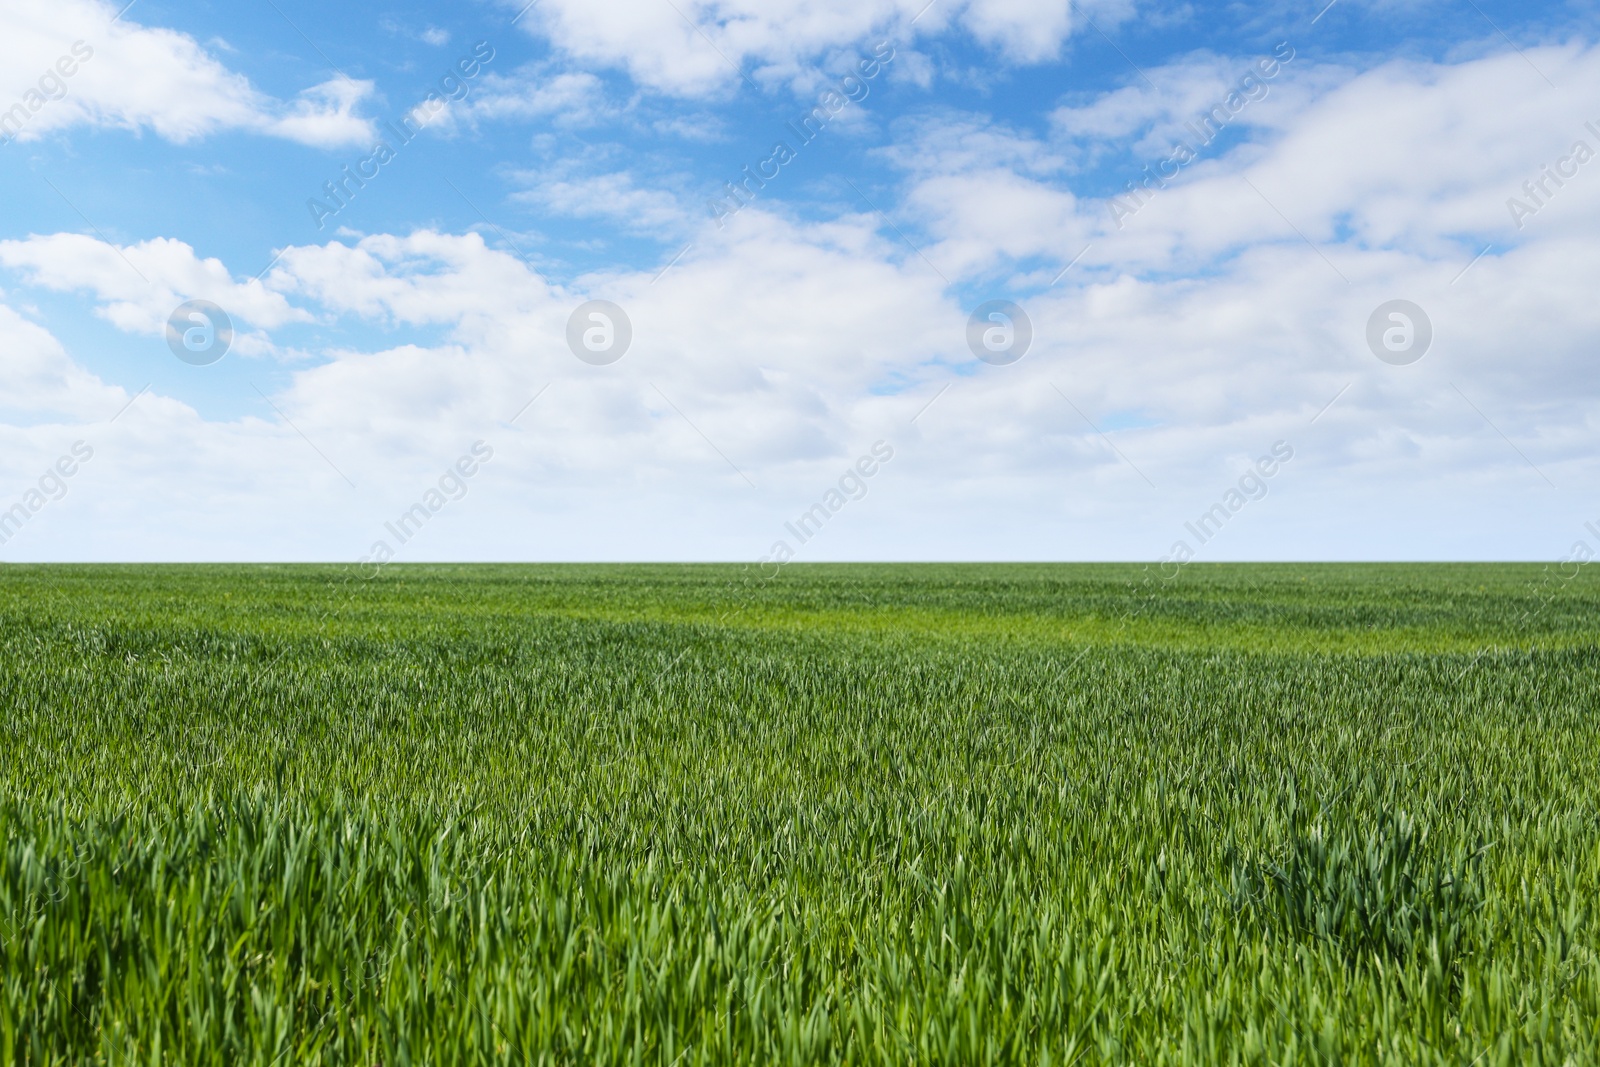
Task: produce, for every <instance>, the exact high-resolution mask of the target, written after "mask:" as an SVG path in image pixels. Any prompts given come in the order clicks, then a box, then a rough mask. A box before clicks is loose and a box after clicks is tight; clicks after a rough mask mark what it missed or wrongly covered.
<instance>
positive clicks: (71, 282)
mask: <svg viewBox="0 0 1600 1067" xmlns="http://www.w3.org/2000/svg"><path fill="white" fill-rule="evenodd" d="M0 265H4V266H6V267H9V268H11V269H13V270H17V271H20V272H22V273H23V275H24V276H25V277H26V278H27V280H28V281H29V282H30V283H32V284H34V285H38V286H41V287H43V288H45V289H51V290H55V291H57V292H71V291H74V290H84V289H86V290H88V291H90V292H92V293H93V294H94V295H95V299H96V300H97V301H98V302H99V303H100V305H101V306H100V314H101V315H102V316H104V317H105V318H106V319H107V320H108V321H110V322H111V323H112V324H114V325H115V326H117V327H118V328H119V329H122V330H125V331H127V332H129V333H140V334H159V333H162V332H163V331H164V330H165V327H166V321H167V317H168V316H169V315H171V314H172V311H173V309H174V308H176V307H177V306H178V305H179V304H181V303H183V302H185V301H187V300H210V301H212V302H213V303H215V304H217V305H218V306H220V307H222V308H223V310H225V311H227V312H228V314H229V315H230V316H231V317H234V318H235V319H236V320H238V321H241V322H248V323H252V324H254V325H257V326H260V327H262V328H263V329H272V328H274V327H277V326H281V325H283V324H285V323H289V322H309V321H311V316H310V314H309V313H308V312H306V311H304V310H302V309H300V308H295V307H292V306H291V305H290V304H289V302H288V301H287V300H285V299H284V297H283V296H282V295H281V294H279V293H275V292H272V291H271V290H269V289H267V287H266V286H264V285H263V284H262V283H261V282H260V281H257V280H255V279H250V280H249V281H246V282H237V281H235V280H234V279H233V277H232V275H231V274H230V273H229V272H228V269H227V268H226V267H224V266H223V264H222V261H221V260H218V259H201V258H200V257H198V256H197V255H195V252H194V249H193V248H191V247H189V245H187V244H185V243H183V242H182V241H176V240H173V239H171V238H162V237H158V238H156V239H154V240H150V241H141V242H139V243H138V244H133V245H127V246H117V245H110V244H106V243H105V242H104V241H100V240H97V239H95V238H92V237H86V236H83V235H81V234H74V233H58V234H52V235H49V236H34V237H30V238H28V239H27V240H24V241H0Z"/></svg>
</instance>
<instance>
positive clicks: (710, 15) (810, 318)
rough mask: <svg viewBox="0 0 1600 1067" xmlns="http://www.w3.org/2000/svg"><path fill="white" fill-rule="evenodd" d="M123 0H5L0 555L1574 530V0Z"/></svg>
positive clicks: (436, 556) (1521, 552)
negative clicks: (233, 0) (236, 0)
mask: <svg viewBox="0 0 1600 1067" xmlns="http://www.w3.org/2000/svg"><path fill="white" fill-rule="evenodd" d="M125 4H126V0H117V2H115V3H107V2H102V0H6V3H5V4H4V5H3V6H0V202H3V204H4V210H3V213H0V381H3V386H0V562H33V561H181V560H196V561H211V560H239V561H302V560H306V561H311V560H316V561H333V562H344V563H359V564H361V565H362V566H363V567H364V568H365V573H369V574H377V573H380V572H381V569H382V568H383V567H384V566H386V565H388V564H390V563H405V562H423V561H433V560H462V561H488V560H552V561H565V560H683V561H701V560H726V561H736V562H747V563H751V562H763V563H764V564H765V565H767V566H768V567H769V568H772V570H771V573H778V572H779V571H780V570H781V565H782V564H786V563H789V562H806V561H813V562H821V561H837V560H1128V561H1142V562H1146V563H1152V564H1156V563H1159V564H1160V566H1161V568H1162V573H1163V574H1164V575H1166V576H1169V577H1170V576H1176V575H1177V574H1179V573H1181V568H1182V567H1183V566H1185V565H1187V564H1188V563H1189V562H1222V561H1237V560H1491V559H1505V560H1533V561H1545V562H1556V561H1563V560H1573V559H1579V560H1586V559H1587V558H1588V554H1589V553H1600V462H1597V456H1596V448H1595V445H1596V444H1597V442H1600V406H1597V397H1600V379H1597V376H1596V374H1595V373H1594V370H1595V365H1596V359H1595V355H1594V351H1595V344H1596V339H1597V336H1600V300H1597V299H1596V298H1595V296H1594V282H1595V280H1596V278H1597V268H1600V240H1597V238H1600V9H1597V5H1596V4H1595V3H1591V2H1567V3H1561V2H1557V3H1551V4H1545V5H1537V6H1535V5H1528V4H1525V3H1519V2H1512V0H1393V2H1378V0H1335V2H1334V3H1332V4H1328V3H1326V0H1315V2H1309V3H1302V2H1300V0H1267V2H1262V3H1253V4H1239V3H1205V2H1196V3H1170V2H1147V0H1088V2H1083V3H1068V2H1066V0H1059V2H1058V0H933V2H932V3H928V2H927V0H904V2H902V0H609V2H607V3H605V4H595V3H593V2H591V0H537V2H536V3H533V4H531V5H527V4H526V0H507V2H505V3H501V2H499V0H458V2H456V3H452V4H444V3H439V2H436V0H435V2H420V0H419V2H411V3H398V4H375V3H362V2H358V3H354V4H346V5H334V6H330V5H327V4H324V3H313V2H311V0H262V2H261V3H252V4H244V5H241V4H222V3H211V2H207V0H188V2H185V3H181V4H179V3H172V2H166V0H135V2H134V3H132V4H126V6H124V5H125ZM1588 546H1595V547H1594V548H1589V547H1588Z"/></svg>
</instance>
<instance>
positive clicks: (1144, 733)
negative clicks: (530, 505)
mask: <svg viewBox="0 0 1600 1067" xmlns="http://www.w3.org/2000/svg"><path fill="white" fill-rule="evenodd" d="M752 579H753V576H752V575H751V574H750V573H747V572H744V571H742V570H741V569H740V568H737V567H712V566H692V567H691V566H637V567H609V568H608V567H449V566H439V567H420V566H419V567H391V568H389V569H388V570H386V571H385V572H384V574H383V576H382V577H381V578H379V579H378V580H376V581H371V582H363V581H358V580H356V581H353V580H350V579H349V576H348V575H346V573H345V572H344V571H342V570H340V569H337V568H315V567H217V568H200V567H192V568H191V567H129V568H114V567H48V568H46V567H21V566H7V567H4V568H3V569H0V693H3V707H4V713H3V717H0V725H3V730H4V736H3V738H0V826H3V827H4V835H3V841H4V845H3V849H4V851H3V853H0V938H3V947H0V983H3V988H0V1063H34V1064H49V1063H106V1064H123V1063H128V1064H135V1063H138V1064H150V1063H163V1062H181V1063H216V1064H229V1065H233V1064H259V1065H263V1067H265V1065H280V1064H289V1063H317V1064H365V1065H377V1064H382V1065H385V1067H388V1065H399V1064H449V1063H495V1064H519V1065H534V1064H565V1063H585V1064H588V1063H601V1064H624V1063H626V1064H662V1065H685V1067H686V1065H690V1064H703V1063H717V1064H725V1063H744V1064H771V1063H795V1064H798V1063H855V1064H872V1063H918V1064H937V1063H947V1064H984V1063H1017V1064H1024V1063H1025V1064H1035V1063H1052V1064H1071V1063H1084V1064H1088V1063H1140V1064H1145V1063H1154V1064H1160V1063H1174V1064H1176V1063H1206V1064H1211V1063H1240V1064H1291V1063H1303V1064H1313V1063H1393V1064H1428V1063H1449V1064H1461V1065H1464V1067H1480V1065H1481V1067H1489V1065H1499V1064H1511V1063H1519V1064H1521V1063H1529V1064H1550V1065H1565V1064H1586V1063H1594V1062H1597V1061H1600V955H1597V948H1600V936H1597V931H1596V925H1595V924H1596V916H1595V915H1594V910H1595V904H1596V902H1597V901H1600V824H1597V809H1596V799H1597V796H1600V780H1597V774H1596V771H1597V768H1600V745H1597V740H1600V725H1597V721H1596V712H1597V708H1600V646H1597V641H1596V638H1597V635H1600V581H1597V580H1596V579H1595V578H1594V577H1593V575H1591V574H1589V573H1587V572H1585V573H1582V574H1579V576H1578V577H1577V578H1576V579H1574V580H1572V581H1565V580H1561V579H1557V578H1553V577H1552V575H1551V573H1549V572H1546V571H1545V570H1544V569H1543V568H1540V567H1537V566H1488V565H1485V566H1476V565H1474V566H1291V565H1275V566H1239V567H1233V566H1200V565H1196V566H1191V567H1188V568H1186V569H1185V571H1184V573H1183V574H1182V576H1181V577H1180V578H1179V579H1178V580H1176V581H1174V582H1162V581H1160V580H1159V579H1157V578H1155V577H1154V575H1153V572H1146V571H1145V570H1144V569H1142V568H1139V567H1119V566H1042V565H1040V566H854V567H827V566H791V567H789V568H786V569H785V571H784V572H783V575H782V576H781V577H780V578H778V579H777V580H775V581H772V582H759V581H754V580H752Z"/></svg>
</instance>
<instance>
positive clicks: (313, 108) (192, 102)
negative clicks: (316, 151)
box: [0, 0, 373, 147]
mask: <svg viewBox="0 0 1600 1067" xmlns="http://www.w3.org/2000/svg"><path fill="white" fill-rule="evenodd" d="M372 88H373V87H372V84H371V83H370V82H364V81H351V80H347V79H344V78H340V79H338V80H336V81H332V82H327V83H325V84H322V85H318V86H313V87H311V88H309V89H307V90H306V91H305V92H304V93H302V94H301V95H300V96H299V97H298V98H296V99H295V100H292V101H282V100H278V99H275V98H273V97H271V96H269V95H267V94H264V93H262V92H260V91H259V90H257V89H255V88H254V87H253V86H251V84H250V82H249V80H248V79H247V78H245V77H244V76H243V75H241V74H238V73H236V72H234V71H232V70H229V69H228V68H227V67H226V66H225V65H224V64H223V63H221V62H220V61H219V60H217V59H216V58H215V57H213V56H212V54H211V53H210V52H208V51H207V50H206V49H205V48H204V47H202V46H201V45H200V44H199V42H197V41H196V40H195V39H194V38H193V37H190V36H189V35H187V34H184V33H179V32H177V31H175V30H169V29H163V28H160V27H149V26H143V25H140V24H139V23H137V22H136V21H134V17H133V16H131V15H130V16H126V17H122V18H120V19H119V18H118V5H113V4H111V3H109V2H106V0H8V2H7V3H6V4H5V5H3V6H0V135H3V136H4V137H5V138H6V139H18V140H23V141H26V140H32V139H35V138H38V137H41V136H43V135H45V134H47V133H49V132H52V131H55V130H61V129H67V128H70V127H74V126H81V125H89V126H98V127H108V128H117V129H127V130H135V131H138V130H150V131H152V132H154V133H155V134H157V135H158V136H160V137H163V138H165V139H166V140H169V141H174V142H179V143H182V142H187V141H191V140H194V139H196V138H200V137H205V136H207V135H209V134H213V133H216V132H218V131H220V130H227V129H242V130H252V131H257V132H260V133H263V134H267V135H270V136H275V137H283V138H287V139H289V140H293V141H299V142H301V143H304V144H310V145H315V146H318V147H328V146H334V145H346V144H356V143H360V142H363V141H366V140H370V135H371V124H370V122H369V121H368V120H366V119H364V118H361V117H360V116H359V115H357V114H356V109H357V107H358V106H359V105H360V104H361V103H362V102H364V101H365V100H366V99H367V98H368V97H370V95H371V94H372Z"/></svg>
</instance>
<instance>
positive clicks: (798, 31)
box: [517, 0, 1132, 96]
mask: <svg viewBox="0 0 1600 1067" xmlns="http://www.w3.org/2000/svg"><path fill="white" fill-rule="evenodd" d="M517 6H520V5H517ZM1073 6H1074V5H1073V4H1071V3H1070V2H1069V0H1046V2H1044V3H1040V2H1039V0H941V2H937V3H935V4H933V5H929V4H927V3H925V0H698V2H694V0H684V2H682V3H678V4H676V5H674V4H662V3H655V2H652V0H620V2H617V3H611V4H590V3H584V2H582V0H546V2H545V3H543V4H540V5H539V7H537V8H535V9H534V11H532V12H530V13H529V15H528V17H527V18H526V20H525V24H526V25H527V26H528V28H529V30H530V32H536V33H540V34H542V35H544V36H546V37H548V38H549V40H550V41H552V42H553V43H554V44H556V45H557V46H558V47H560V48H561V49H562V50H563V51H565V52H566V53H568V54H569V55H571V56H572V57H573V58H575V59H577V60H579V61H580V62H586V63H601V64H606V65H610V66H617V67H621V68H624V69H626V70H627V72H628V73H629V75H630V76H631V77H632V78H633V79H634V80H635V81H636V82H638V83H639V84H641V85H644V86H647V87H649V88H651V89H654V90H658V91H662V92H667V93H672V94H675V95H681V96H699V95H705V94H710V93H715V92H719V91H721V90H724V89H726V88H728V87H730V86H732V85H734V84H736V83H737V82H738V80H739V77H740V74H739V70H742V69H745V68H747V67H748V68H750V69H751V70H753V71H754V74H753V77H754V78H755V79H756V80H757V81H765V82H769V83H777V84H789V83H791V82H800V83H806V82H809V81H810V80H811V77H812V74H813V73H814V68H815V66H816V65H817V63H818V62H819V61H824V60H826V59H827V58H828V56H829V54H830V53H832V52H836V51H837V50H840V49H850V48H855V47H859V46H860V45H861V43H862V42H863V41H865V40H868V39H869V38H872V37H875V36H877V37H888V38H891V39H893V40H897V41H899V42H900V44H901V45H902V46H904V47H908V48H909V47H910V46H911V45H912V43H913V41H914V40H915V38H916V37H917V36H918V35H919V34H923V35H936V34H939V33H942V32H945V31H947V30H949V29H950V28H951V27H960V28H961V30H963V31H964V32H967V33H969V34H971V35H973V36H974V37H975V38H976V39H977V40H979V41H981V42H982V43H984V44H985V45H988V46H990V47H991V48H993V49H994V50H995V52H996V53H997V54H998V55H999V56H1000V57H1001V58H1002V59H1004V60H1006V61H1008V62H1012V63H1020V64H1026V63H1038V62H1041V61H1043V60H1047V59H1051V58H1054V57H1055V56H1057V55H1058V54H1059V53H1060V49H1061V45H1062V43H1063V42H1064V41H1065V40H1066V39H1067V37H1068V36H1069V35H1070V34H1071V33H1072V32H1074V30H1075V28H1076V25H1077V20H1075V18H1074V15H1073V10H1072V9H1073ZM1077 6H1078V7H1079V9H1080V16H1079V17H1080V18H1082V17H1084V16H1083V15H1082V10H1083V9H1087V10H1088V11H1092V12H1093V13H1094V14H1095V15H1096V16H1097V17H1099V18H1101V19H1104V20H1106V21H1105V22H1104V23H1102V25H1107V26H1109V25H1114V24H1115V23H1116V22H1119V21H1121V20H1123V19H1125V18H1127V17H1129V16H1130V14H1131V11H1132V4H1131V2H1129V0H1102V2H1097V3H1090V4H1079V5H1077Z"/></svg>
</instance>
